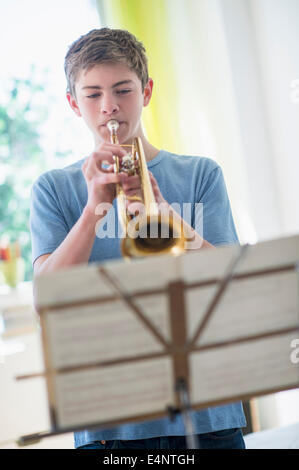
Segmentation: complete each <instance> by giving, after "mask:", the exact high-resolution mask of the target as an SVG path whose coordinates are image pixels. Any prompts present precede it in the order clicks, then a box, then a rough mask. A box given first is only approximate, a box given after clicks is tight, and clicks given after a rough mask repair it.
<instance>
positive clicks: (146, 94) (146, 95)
mask: <svg viewBox="0 0 299 470" xmlns="http://www.w3.org/2000/svg"><path fill="white" fill-rule="evenodd" d="M153 86H154V82H153V79H152V78H149V79H148V82H147V84H146V85H145V87H144V91H143V106H147V105H148V104H149V102H150V100H151V97H152V93H153Z"/></svg>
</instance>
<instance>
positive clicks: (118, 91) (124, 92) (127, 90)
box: [116, 89, 131, 95]
mask: <svg viewBox="0 0 299 470" xmlns="http://www.w3.org/2000/svg"><path fill="white" fill-rule="evenodd" d="M130 91H131V90H129V89H124V90H117V92H116V93H118V94H119V95H126V94H127V93H130Z"/></svg>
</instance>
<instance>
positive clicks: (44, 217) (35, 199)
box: [30, 176, 68, 263]
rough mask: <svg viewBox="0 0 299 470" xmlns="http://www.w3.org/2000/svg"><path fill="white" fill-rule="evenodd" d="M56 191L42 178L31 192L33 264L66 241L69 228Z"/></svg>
mask: <svg viewBox="0 0 299 470" xmlns="http://www.w3.org/2000/svg"><path fill="white" fill-rule="evenodd" d="M55 196H56V195H55V190H54V188H52V186H51V185H50V183H49V182H48V181H47V179H46V178H45V177H43V176H42V177H40V178H39V179H38V180H37V181H36V182H35V183H34V185H33V187H32V190H31V206H30V232H31V243H32V263H34V261H35V260H36V259H37V258H38V257H39V256H41V255H44V254H48V253H52V252H53V251H54V250H55V249H56V248H57V247H58V246H59V245H60V244H61V242H62V241H63V240H64V239H65V237H66V235H67V233H68V227H67V224H66V222H65V219H64V216H63V213H62V210H61V208H60V206H59V202H58V198H57V197H55Z"/></svg>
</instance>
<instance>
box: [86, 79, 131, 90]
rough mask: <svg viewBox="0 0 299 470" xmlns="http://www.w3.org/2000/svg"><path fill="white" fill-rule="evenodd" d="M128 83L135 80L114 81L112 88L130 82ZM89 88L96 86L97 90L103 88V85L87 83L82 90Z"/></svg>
mask: <svg viewBox="0 0 299 470" xmlns="http://www.w3.org/2000/svg"><path fill="white" fill-rule="evenodd" d="M128 83H134V82H133V80H121V81H120V82H117V83H114V85H112V87H111V88H116V87H118V86H120V85H125V84H128ZM89 88H95V89H97V90H101V89H102V88H103V87H101V86H99V85H87V86H84V87H82V88H81V90H86V89H89Z"/></svg>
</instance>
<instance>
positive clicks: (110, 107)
mask: <svg viewBox="0 0 299 470" xmlns="http://www.w3.org/2000/svg"><path fill="white" fill-rule="evenodd" d="M118 110H119V108H118V106H117V104H116V103H114V102H113V101H111V100H106V101H105V102H103V103H102V109H101V112H102V113H103V114H115V113H116V112H117V111H118Z"/></svg>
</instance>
